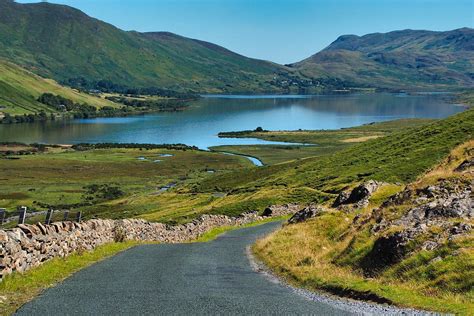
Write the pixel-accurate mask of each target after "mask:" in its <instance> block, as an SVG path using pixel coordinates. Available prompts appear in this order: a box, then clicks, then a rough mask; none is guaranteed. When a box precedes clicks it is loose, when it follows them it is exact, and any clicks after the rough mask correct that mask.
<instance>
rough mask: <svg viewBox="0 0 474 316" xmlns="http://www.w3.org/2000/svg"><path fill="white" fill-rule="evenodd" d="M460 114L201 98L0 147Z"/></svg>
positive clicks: (20, 134)
mask: <svg viewBox="0 0 474 316" xmlns="http://www.w3.org/2000/svg"><path fill="white" fill-rule="evenodd" d="M462 110H464V108H463V107H461V106H456V105H452V104H447V103H446V102H445V101H444V97H443V96H439V95H422V96H408V95H395V94H370V95H344V96H313V97H308V96H298V97H285V96H278V97H270V96H260V97H248V96H247V97H243V96H238V97H235V96H234V97H233V96H225V97H216V96H211V97H205V98H203V99H201V100H199V101H197V102H195V103H193V105H192V106H191V107H190V108H189V109H188V110H186V111H183V112H173V113H159V114H153V115H147V116H135V117H125V118H99V119H83V120H74V121H62V122H46V123H34V124H17V125H0V141H21V142H28V143H31V142H44V143H60V144H68V143H79V142H136V143H185V144H188V145H196V146H198V147H200V148H207V147H209V146H215V145H229V144H259V143H266V142H264V141H260V140H253V139H219V138H218V137H217V136H216V135H217V133H218V132H221V131H237V130H245V129H255V128H256V127H257V126H261V127H263V128H265V129H269V130H296V129H339V128H342V127H350V126H356V125H361V124H365V123H370V122H376V121H385V120H392V119H399V118H442V117H446V116H449V115H452V114H455V113H457V112H460V111H462Z"/></svg>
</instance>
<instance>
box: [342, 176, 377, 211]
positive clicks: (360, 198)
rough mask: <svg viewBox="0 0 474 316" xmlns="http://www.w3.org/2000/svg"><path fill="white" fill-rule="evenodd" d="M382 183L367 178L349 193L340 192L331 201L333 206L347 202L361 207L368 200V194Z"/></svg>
mask: <svg viewBox="0 0 474 316" xmlns="http://www.w3.org/2000/svg"><path fill="white" fill-rule="evenodd" d="M381 185H382V183H380V182H377V181H374V180H369V181H367V182H365V183H362V184H360V185H359V186H357V187H355V188H354V189H353V190H352V191H351V192H350V193H348V192H341V193H340V194H339V195H338V197H337V198H336V200H335V201H334V203H333V207H339V206H341V205H347V204H357V207H359V208H362V207H364V206H366V205H367V204H368V202H369V198H370V196H371V195H372V194H373V193H374V192H375V191H376V190H377V189H378V188H379V187H380V186H381Z"/></svg>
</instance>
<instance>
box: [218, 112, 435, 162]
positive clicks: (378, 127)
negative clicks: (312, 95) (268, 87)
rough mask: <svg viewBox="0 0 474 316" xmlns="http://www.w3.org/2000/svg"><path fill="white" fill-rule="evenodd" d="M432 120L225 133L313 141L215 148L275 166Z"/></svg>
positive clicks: (319, 155) (267, 138)
mask: <svg viewBox="0 0 474 316" xmlns="http://www.w3.org/2000/svg"><path fill="white" fill-rule="evenodd" d="M432 122H433V120H429V119H402V120H395V121H388V122H380V123H373V124H367V125H362V126H357V127H351V128H344V129H340V130H320V131H312V130H299V131H265V132H256V131H242V132H222V133H219V136H220V137H231V138H234V137H236V138H258V139H263V140H268V141H277V142H288V143H301V144H313V145H315V146H301V145H291V144H288V145H245V146H240V145H235V146H215V147H212V148H211V149H212V150H215V151H225V152H231V153H235V154H241V155H248V156H252V157H257V158H258V159H260V160H261V161H263V163H264V164H266V165H273V164H277V163H282V162H286V161H290V160H295V159H303V158H308V157H321V156H324V155H329V154H333V153H335V152H337V151H339V150H342V149H345V148H348V147H350V146H353V145H356V144H358V143H362V142H365V141H368V140H371V139H375V138H378V137H382V136H386V135H389V134H391V133H394V132H399V131H403V130H407V129H412V128H418V127H421V126H423V125H426V124H429V123H432Z"/></svg>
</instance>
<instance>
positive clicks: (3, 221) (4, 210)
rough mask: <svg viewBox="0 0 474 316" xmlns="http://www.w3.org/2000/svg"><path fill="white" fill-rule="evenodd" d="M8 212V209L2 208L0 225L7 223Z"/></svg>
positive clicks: (0, 209) (0, 210)
mask: <svg viewBox="0 0 474 316" xmlns="http://www.w3.org/2000/svg"><path fill="white" fill-rule="evenodd" d="M6 213H7V210H6V209H4V208H0V225H3V223H5V216H6Z"/></svg>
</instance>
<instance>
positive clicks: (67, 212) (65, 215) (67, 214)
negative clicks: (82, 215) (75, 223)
mask: <svg viewBox="0 0 474 316" xmlns="http://www.w3.org/2000/svg"><path fill="white" fill-rule="evenodd" d="M68 217H69V211H68V210H65V211H64V218H63V221H64V222H67V219H68Z"/></svg>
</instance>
